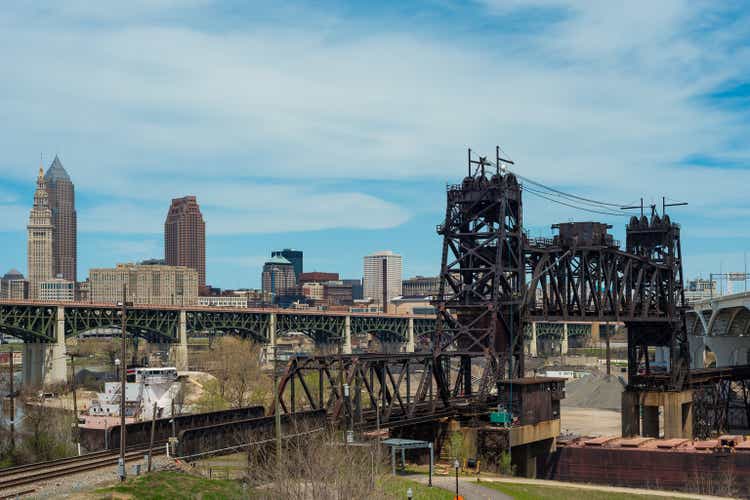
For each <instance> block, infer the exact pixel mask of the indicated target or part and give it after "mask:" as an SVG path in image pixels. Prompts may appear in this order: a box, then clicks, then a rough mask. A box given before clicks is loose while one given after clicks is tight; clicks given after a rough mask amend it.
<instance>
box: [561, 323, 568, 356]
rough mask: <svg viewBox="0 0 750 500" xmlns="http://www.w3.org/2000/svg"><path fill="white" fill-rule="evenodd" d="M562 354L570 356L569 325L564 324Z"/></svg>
mask: <svg viewBox="0 0 750 500" xmlns="http://www.w3.org/2000/svg"><path fill="white" fill-rule="evenodd" d="M560 354H568V324H567V323H563V336H562V340H561V341H560Z"/></svg>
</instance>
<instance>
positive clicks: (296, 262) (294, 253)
mask: <svg viewBox="0 0 750 500" xmlns="http://www.w3.org/2000/svg"><path fill="white" fill-rule="evenodd" d="M271 257H284V258H285V259H286V260H288V261H289V262H291V263H292V266H294V277H295V279H296V280H297V282H298V283H299V280H300V274H302V271H303V269H302V257H303V256H302V251H301V250H292V249H291V248H285V249H284V250H275V251H273V252H271Z"/></svg>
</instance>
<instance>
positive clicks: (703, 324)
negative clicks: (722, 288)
mask: <svg viewBox="0 0 750 500" xmlns="http://www.w3.org/2000/svg"><path fill="white" fill-rule="evenodd" d="M687 329H688V334H689V335H688V339H689V342H690V354H691V356H690V357H691V367H692V368H708V366H706V365H707V363H708V362H709V361H710V360H709V357H710V356H707V355H708V354H709V353H713V354H714V356H715V358H716V367H728V366H739V365H750V292H743V293H736V294H732V295H723V296H718V297H716V298H711V299H706V300H703V301H700V302H698V303H696V304H694V305H693V307H692V309H691V310H690V311H689V313H688V315H687Z"/></svg>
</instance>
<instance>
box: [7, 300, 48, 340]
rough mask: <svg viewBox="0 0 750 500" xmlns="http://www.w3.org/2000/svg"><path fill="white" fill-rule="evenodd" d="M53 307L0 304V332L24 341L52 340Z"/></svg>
mask: <svg viewBox="0 0 750 500" xmlns="http://www.w3.org/2000/svg"><path fill="white" fill-rule="evenodd" d="M56 312H57V310H56V308H55V307H49V306H28V305H24V304H7V305H5V304H4V305H2V306H0V332H1V333H3V334H7V335H11V336H13V337H18V338H20V339H22V340H23V341H24V342H54V340H55V314H56Z"/></svg>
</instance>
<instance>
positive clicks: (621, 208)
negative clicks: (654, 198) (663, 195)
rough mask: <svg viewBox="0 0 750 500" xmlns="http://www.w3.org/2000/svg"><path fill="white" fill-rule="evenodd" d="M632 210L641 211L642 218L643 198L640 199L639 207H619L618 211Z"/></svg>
mask: <svg viewBox="0 0 750 500" xmlns="http://www.w3.org/2000/svg"><path fill="white" fill-rule="evenodd" d="M634 208H640V209H641V217H643V198H641V204H640V205H631V206H629V207H620V210H632V209H634Z"/></svg>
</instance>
